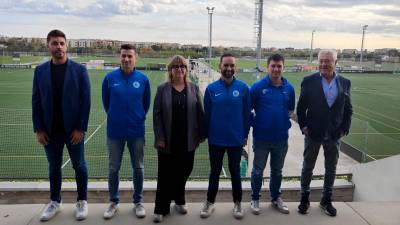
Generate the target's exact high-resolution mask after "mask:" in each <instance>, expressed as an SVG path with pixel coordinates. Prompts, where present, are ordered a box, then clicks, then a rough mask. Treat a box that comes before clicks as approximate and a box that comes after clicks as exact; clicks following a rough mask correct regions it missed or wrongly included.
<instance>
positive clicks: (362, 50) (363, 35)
mask: <svg viewBox="0 0 400 225" xmlns="http://www.w3.org/2000/svg"><path fill="white" fill-rule="evenodd" d="M367 27H368V25H364V26H363V33H362V39H361V52H360V67H361V69H362V62H363V52H364V37H365V30H367Z"/></svg>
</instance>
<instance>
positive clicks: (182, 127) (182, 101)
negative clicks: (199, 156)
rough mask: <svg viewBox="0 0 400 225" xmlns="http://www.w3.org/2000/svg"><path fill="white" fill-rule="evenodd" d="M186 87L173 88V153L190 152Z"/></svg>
mask: <svg viewBox="0 0 400 225" xmlns="http://www.w3.org/2000/svg"><path fill="white" fill-rule="evenodd" d="M186 96H187V95H186V87H185V88H184V89H183V90H182V91H181V92H179V91H177V90H175V88H172V128H171V152H178V151H187V150H188V134H187V104H186V102H187V99H186Z"/></svg>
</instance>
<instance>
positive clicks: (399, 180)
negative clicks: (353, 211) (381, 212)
mask: <svg viewBox="0 0 400 225" xmlns="http://www.w3.org/2000/svg"><path fill="white" fill-rule="evenodd" d="M352 173H353V179H352V181H353V183H354V184H355V190H354V201H400V155H396V156H392V157H389V158H385V159H381V160H377V161H374V162H369V163H365V164H360V165H357V166H355V167H353V168H352Z"/></svg>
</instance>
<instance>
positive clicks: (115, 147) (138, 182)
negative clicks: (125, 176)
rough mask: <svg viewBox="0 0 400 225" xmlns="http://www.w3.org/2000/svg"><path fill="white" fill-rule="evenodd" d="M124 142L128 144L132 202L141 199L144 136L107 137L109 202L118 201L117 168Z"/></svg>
mask: <svg viewBox="0 0 400 225" xmlns="http://www.w3.org/2000/svg"><path fill="white" fill-rule="evenodd" d="M125 143H126V144H127V146H128V149H129V154H130V158H131V166H132V169H133V174H132V176H133V187H134V193H133V197H132V198H133V203H139V202H142V200H143V177H144V169H143V167H144V166H143V156H144V138H143V137H138V138H127V139H113V138H107V146H108V160H109V163H108V190H109V194H110V201H111V202H116V203H118V202H119V169H120V168H121V161H122V156H123V153H124V149H125Z"/></svg>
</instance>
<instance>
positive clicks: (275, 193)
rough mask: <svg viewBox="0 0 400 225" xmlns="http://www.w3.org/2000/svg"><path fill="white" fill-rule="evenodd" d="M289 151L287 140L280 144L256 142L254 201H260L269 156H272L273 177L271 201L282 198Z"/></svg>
mask: <svg viewBox="0 0 400 225" xmlns="http://www.w3.org/2000/svg"><path fill="white" fill-rule="evenodd" d="M287 150H288V143H287V140H286V141H284V142H280V143H271V142H266V141H258V140H254V143H253V151H254V160H253V170H252V171H251V190H252V193H251V199H252V200H259V199H260V190H261V186H262V181H263V174H264V169H265V165H266V164H267V161H268V154H270V155H271V159H270V168H271V175H270V182H269V190H270V197H271V201H273V200H276V199H277V198H279V197H280V196H281V183H282V168H283V165H284V162H285V157H286V153H287Z"/></svg>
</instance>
